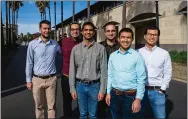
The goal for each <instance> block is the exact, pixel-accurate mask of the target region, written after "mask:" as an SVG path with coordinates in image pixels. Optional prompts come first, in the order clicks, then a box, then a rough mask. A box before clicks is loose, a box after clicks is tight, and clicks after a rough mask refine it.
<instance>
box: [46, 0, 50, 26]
mask: <svg viewBox="0 0 188 119" xmlns="http://www.w3.org/2000/svg"><path fill="white" fill-rule="evenodd" d="M46 7H47V8H48V14H49V21H50V23H51V15H50V1H48V2H46Z"/></svg>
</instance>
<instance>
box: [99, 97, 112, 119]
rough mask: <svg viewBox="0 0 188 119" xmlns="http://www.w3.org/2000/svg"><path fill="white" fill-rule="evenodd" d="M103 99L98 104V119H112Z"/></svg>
mask: <svg viewBox="0 0 188 119" xmlns="http://www.w3.org/2000/svg"><path fill="white" fill-rule="evenodd" d="M105 97H106V95H105V96H104V99H103V100H101V101H99V102H98V117H99V118H107V119H109V118H112V115H111V112H110V107H109V106H108V105H107V104H106V101H105Z"/></svg>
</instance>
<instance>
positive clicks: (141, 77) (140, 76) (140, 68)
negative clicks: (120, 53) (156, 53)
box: [136, 55, 146, 100]
mask: <svg viewBox="0 0 188 119" xmlns="http://www.w3.org/2000/svg"><path fill="white" fill-rule="evenodd" d="M136 73H137V93H136V98H138V99H141V100H142V99H143V97H144V92H145V82H146V68H145V64H144V60H143V58H142V57H141V56H140V55H139V57H138V60H137V63H136Z"/></svg>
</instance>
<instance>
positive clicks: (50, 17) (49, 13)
mask: <svg viewBox="0 0 188 119" xmlns="http://www.w3.org/2000/svg"><path fill="white" fill-rule="evenodd" d="M48 12H49V20H50V23H51V14H50V4H49V8H48ZM51 24H52V23H51Z"/></svg>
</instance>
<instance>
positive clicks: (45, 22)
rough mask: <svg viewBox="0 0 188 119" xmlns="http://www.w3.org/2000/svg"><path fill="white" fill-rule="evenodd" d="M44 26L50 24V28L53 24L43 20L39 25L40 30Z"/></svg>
mask: <svg viewBox="0 0 188 119" xmlns="http://www.w3.org/2000/svg"><path fill="white" fill-rule="evenodd" d="M42 24H48V25H49V26H51V23H50V22H49V21H48V20H42V21H41V22H40V23H39V28H41V26H42Z"/></svg>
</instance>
